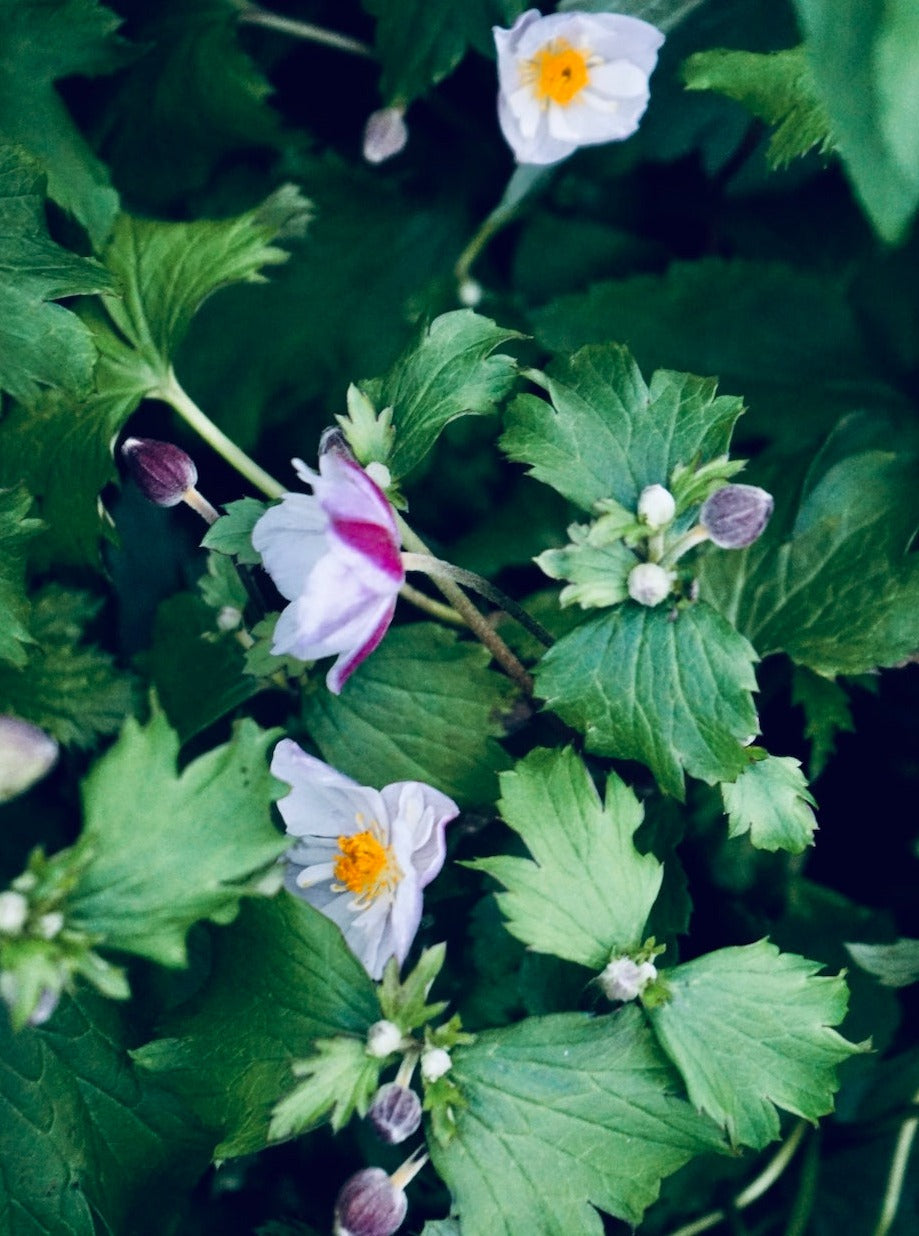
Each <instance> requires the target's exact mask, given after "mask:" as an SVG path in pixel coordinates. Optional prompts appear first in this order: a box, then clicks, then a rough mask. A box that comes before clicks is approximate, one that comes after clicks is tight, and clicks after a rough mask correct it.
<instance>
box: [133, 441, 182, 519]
mask: <svg viewBox="0 0 919 1236" xmlns="http://www.w3.org/2000/svg"><path fill="white" fill-rule="evenodd" d="M121 454H122V457H123V458H124V461H125V464H126V465H127V469H128V471H129V472H130V474H131V476H132V477H133V478H134V480H135V481H136V482H137V487H138V489H139V490H140V492H141V493H142V494H143V495H144V497H145V498H147V499H148V501H150V502H155V503H156V505H157V506H176V505H177V504H178V503H179V502H181V501H182V499H183V498H184V497H185V494H186V493H187V492H188V490H189V489H194V487H195V485H196V484H197V482H198V469H197V468H196V467H195V465H194V462H193V461H192V459H191V457H190V456H189V455H186V453H185V452H184V451H183V450H182V449H181V448H180V447H178V446H173V444H172V443H171V442H157V441H155V440H154V439H153V438H126V439H125V441H124V442H123V443H122V446H121Z"/></svg>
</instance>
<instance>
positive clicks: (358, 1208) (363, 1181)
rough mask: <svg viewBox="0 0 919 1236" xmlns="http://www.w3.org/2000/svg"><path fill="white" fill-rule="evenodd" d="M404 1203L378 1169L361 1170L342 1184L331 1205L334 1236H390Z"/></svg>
mask: <svg viewBox="0 0 919 1236" xmlns="http://www.w3.org/2000/svg"><path fill="white" fill-rule="evenodd" d="M407 1211H408V1201H407V1200H406V1197H405V1194H404V1193H403V1191H402V1189H401V1188H399V1187H398V1185H396V1184H394V1183H393V1182H392V1180H391V1179H390V1178H389V1176H388V1175H387V1174H386V1172H384V1171H383V1169H382V1167H365V1168H364V1169H363V1170H362V1171H360V1172H355V1173H354V1175H353V1176H349V1178H348V1179H347V1180H346V1181H345V1183H344V1184H343V1185H342V1187H341V1191H340V1192H339V1194H338V1197H337V1199H336V1201H335V1226H334V1232H335V1236H392V1234H393V1232H396V1231H398V1230H399V1228H400V1227H401V1226H402V1221H403V1220H404V1218H405V1215H406V1212H407Z"/></svg>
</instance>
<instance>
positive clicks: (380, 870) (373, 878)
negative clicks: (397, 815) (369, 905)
mask: <svg viewBox="0 0 919 1236" xmlns="http://www.w3.org/2000/svg"><path fill="white" fill-rule="evenodd" d="M374 825H375V827H373V828H370V829H366V830H365V831H364V832H362V833H353V834H352V835H351V836H350V837H339V838H338V849H339V854H338V857H337V858H336V859H335V867H334V874H335V880H336V883H337V884H339V885H340V886H341V889H342V890H345V889H347V890H348V892H349V893H356V894H357V896H358V897H359V898H361V899H363V900H367V901H375V900H376V898H377V897H379V895H380V894H381V893H383V892H386V891H388V890H391V889H392V888H393V887H394V886H395V885H396V884H397V883H398V882H399V880H400V879H401V877H402V872H401V871H400V870H399V867H398V864H397V863H396V860H395V857H394V856H393V852H392V850H391V848H390V847H389V846H387V845H384V844H383V843H382V841H381V840H380V837H379V835H378V833H379V825H378V824H376V822H375V821H374Z"/></svg>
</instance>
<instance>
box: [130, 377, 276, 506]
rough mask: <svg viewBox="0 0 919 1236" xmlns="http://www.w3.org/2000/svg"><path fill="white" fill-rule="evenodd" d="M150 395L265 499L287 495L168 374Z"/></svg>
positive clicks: (175, 379) (176, 380)
mask: <svg viewBox="0 0 919 1236" xmlns="http://www.w3.org/2000/svg"><path fill="white" fill-rule="evenodd" d="M149 393H150V397H151V398H152V399H162V401H163V402H164V403H168V404H169V406H170V407H171V408H174V409H175V411H176V412H178V414H179V416H181V417H182V419H183V420H184V421H185V422H186V423H187V424H188V425H190V426H191V427H192V429H194V431H195V433H197V434H198V435H199V437H201V438H203V439H204V441H205V442H207V444H208V445H209V446H211V447H213V449H214V450H215V451H216V452H217V454H218V455H220V456H221V457H222V458H223V459H225V460H226V461H227V463H228V464H229V465H230V466H231V467H233V468H235V469H236V471H237V472H238V473H239V474H240V476H244V477H245V478H246V480H247V481H249V482H250V483H251V484H253V485H254V486H255V488H256V489H259V490H261V492H262V493H263V494H264V495H265V497H266V498H280V497H281V496H282V495H283V494H284V493H286V492H287V491H286V490H285V488H284V486H283V485H282V484H281V483H280V482H279V481H276V480H275V479H274V477H273V476H271V475H270V474H269V473H267V472H266V471H265V470H264V468H260V467H259V465H258V464H257V463H256V462H255V460H254V459H252V458H250V457H249V456H248V455H247V454H246V452H245V451H243V450H240V448H239V447H238V446H237V445H236V443H235V442H234V441H233V440H232V438H228V437H227V435H226V434H225V433H224V432H223V430H222V429H218V428H217V426H216V425H215V424H214V422H213V421H212V420H211V418H210V417H209V416H207V415H206V414H205V413H204V412H202V411H201V409H200V408H199V407H198V405H197V404H196V403H195V401H194V400H193V399H192V398H191V396H190V395H187V394H186V393H185V391H184V390H183V388H182V387H181V385H180V384H179V381H178V379H177V378H176V376H175V374H174V373H173V372H172V371H171V370H170V372H169V377H168V379H167V380H166V381H165V382H164V383H162V385H160V386H158V387H156V388H155V389H154V390H152V391H150V392H149Z"/></svg>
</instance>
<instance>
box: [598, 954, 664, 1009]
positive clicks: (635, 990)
mask: <svg viewBox="0 0 919 1236" xmlns="http://www.w3.org/2000/svg"><path fill="white" fill-rule="evenodd" d="M656 978H657V966H655V965H653V964H652V963H651V962H650V961H641V962H637V961H633V960H632V958H631V957H615V958H614V959H613V960H612V961H611V962H610V963H609V965H608V966H607V967H606V969H605V970H604V971H603V973H602V974H601V975H600V977H599V979H598V980H597V981H598V982H599V984H600V986H601V987H602V989H603V994H604V995H605V996H606V998H607V999H608V1000H634V999H635V998H636V997H637V996H640V995H641V993H642V992H643V991H644V989H645V988H646V987H647V986H648V984H649V983H653V982H654V980H655V979H656Z"/></svg>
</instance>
